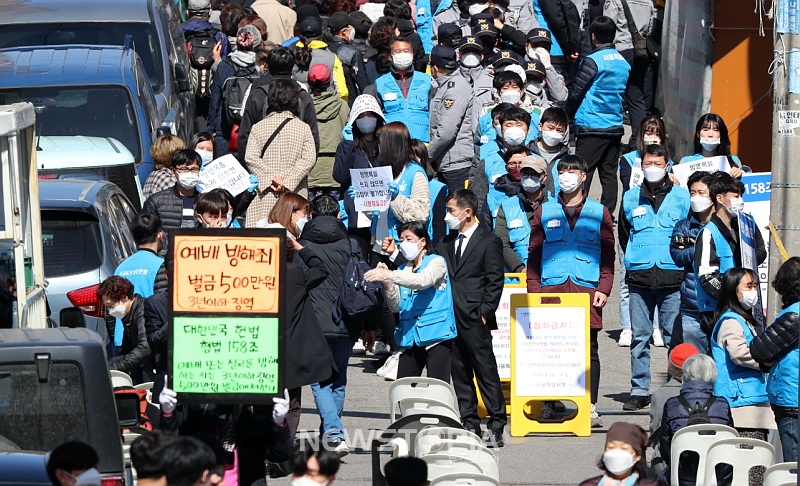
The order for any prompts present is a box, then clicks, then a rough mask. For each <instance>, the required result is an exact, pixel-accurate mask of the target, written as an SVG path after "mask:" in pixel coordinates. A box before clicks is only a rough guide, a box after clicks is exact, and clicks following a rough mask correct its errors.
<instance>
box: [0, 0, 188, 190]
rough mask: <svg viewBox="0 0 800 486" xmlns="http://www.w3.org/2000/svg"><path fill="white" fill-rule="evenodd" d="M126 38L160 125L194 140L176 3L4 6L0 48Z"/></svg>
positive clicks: (137, 0) (40, 0) (143, 0)
mask: <svg viewBox="0 0 800 486" xmlns="http://www.w3.org/2000/svg"><path fill="white" fill-rule="evenodd" d="M128 34H129V35H132V36H133V42H134V46H135V49H136V53H137V54H139V56H140V57H141V58H142V63H143V65H144V68H145V70H146V72H147V78H148V79H149V81H150V85H151V86H152V88H153V92H154V93H155V96H156V105H157V108H158V113H159V116H160V119H161V120H164V122H165V123H166V124H167V125H170V126H171V127H172V129H173V133H175V134H176V135H178V136H180V137H181V138H183V139H184V140H185V141H188V140H189V138H190V137H191V136H192V135H193V134H194V95H193V94H192V93H191V87H190V84H189V77H188V67H189V55H188V53H187V51H186V41H185V40H184V36H183V30H182V29H181V18H180V15H179V13H178V9H177V7H176V5H175V2H174V0H115V1H113V2H110V1H108V0H70V1H64V0H26V1H24V2H13V3H11V4H8V5H5V6H3V15H2V16H0V48H7V47H22V46H42V45H60V44H83V45H117V46H121V45H123V43H124V41H125V36H126V35H128ZM131 152H133V150H131ZM142 180H144V179H142Z"/></svg>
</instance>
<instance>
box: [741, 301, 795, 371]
mask: <svg viewBox="0 0 800 486" xmlns="http://www.w3.org/2000/svg"><path fill="white" fill-rule="evenodd" d="M798 341H800V315H797V314H796V313H794V312H787V313H786V314H784V315H782V316H780V317H779V318H777V319H775V322H773V323H772V325H771V326H769V327H768V328H766V329H764V330H763V331H761V332H760V333H759V334H758V336H756V337H754V338H753V340H752V341H750V355H751V356H752V357H753V359H754V360H756V361H758V362H759V363H762V364H765V363H774V362H776V361H778V360H779V359H780V358H782V357H783V355H784V354H785V353H787V352H788V351H790V350H792V349H794V347H795V346H797V342H798Z"/></svg>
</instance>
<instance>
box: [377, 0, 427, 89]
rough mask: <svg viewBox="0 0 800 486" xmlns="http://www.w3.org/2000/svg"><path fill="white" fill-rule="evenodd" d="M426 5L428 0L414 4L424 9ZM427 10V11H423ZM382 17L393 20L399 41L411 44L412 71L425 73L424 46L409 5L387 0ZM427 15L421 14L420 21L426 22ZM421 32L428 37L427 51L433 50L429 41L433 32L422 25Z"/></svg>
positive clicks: (404, 2)
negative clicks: (403, 40) (402, 40)
mask: <svg viewBox="0 0 800 486" xmlns="http://www.w3.org/2000/svg"><path fill="white" fill-rule="evenodd" d="M426 3H428V0H421V1H419V2H415V4H416V6H418V7H421V8H423V9H425V6H424V5H425V4H426ZM425 10H427V9H425ZM383 15H384V16H385V17H390V18H392V19H394V21H395V23H396V24H397V30H398V31H399V35H398V36H397V37H398V38H400V39H405V40H407V41H408V43H409V44H411V52H412V54H413V61H412V65H413V66H414V69H415V70H417V71H419V72H423V73H424V72H426V71H427V56H426V54H427V53H429V52H426V50H425V46H424V44H426V43H424V42H423V40H422V38H421V35H422V34H423V32H422V31H420V32H418V31H417V28H418V26H417V24H415V22H414V14H413V12H412V10H411V4H409V2H406V1H405V0H387V1H386V3H385V4H384V7H383ZM425 17H427V15H425V14H424V13H423V15H422V16H421V19H420V20H421V21H423V22H424V21H426V20H427V19H426V18H425ZM421 27H422V30H423V31H427V32H425V35H427V36H428V39H429V42H428V45H429V46H430V47H429V49H432V48H433V41H432V40H430V38H431V37H432V34H433V32H431V31H430V30H429V28H428V26H427V25H422V26H421Z"/></svg>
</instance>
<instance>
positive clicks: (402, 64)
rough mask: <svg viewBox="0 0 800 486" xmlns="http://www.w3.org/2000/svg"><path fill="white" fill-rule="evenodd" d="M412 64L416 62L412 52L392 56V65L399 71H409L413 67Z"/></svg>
mask: <svg viewBox="0 0 800 486" xmlns="http://www.w3.org/2000/svg"><path fill="white" fill-rule="evenodd" d="M412 62H414V55H413V54H411V53H410V52H398V53H397V54H392V64H394V67H395V68H397V69H408V68H410V67H411V63H412Z"/></svg>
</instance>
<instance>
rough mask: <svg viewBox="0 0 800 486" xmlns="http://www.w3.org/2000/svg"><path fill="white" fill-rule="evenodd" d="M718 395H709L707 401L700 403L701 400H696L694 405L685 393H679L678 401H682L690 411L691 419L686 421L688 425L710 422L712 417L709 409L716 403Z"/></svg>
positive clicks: (684, 406)
mask: <svg viewBox="0 0 800 486" xmlns="http://www.w3.org/2000/svg"><path fill="white" fill-rule="evenodd" d="M716 399H717V397H715V396H714V395H711V396H709V397H708V398H707V399H706V401H705V403H703V404H702V405H700V402H698V401H695V402H694V406H692V405H691V404H689V401H688V400H686V398H685V397H684V396H683V395H678V401H679V402H681V405H683V408H684V409H686V411H687V412H689V420H687V421H686V426H687V427H688V426H689V425H698V424H710V423H711V419H710V418H709V417H708V410H709V409H710V408H711V405H713V404H714V400H716Z"/></svg>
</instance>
